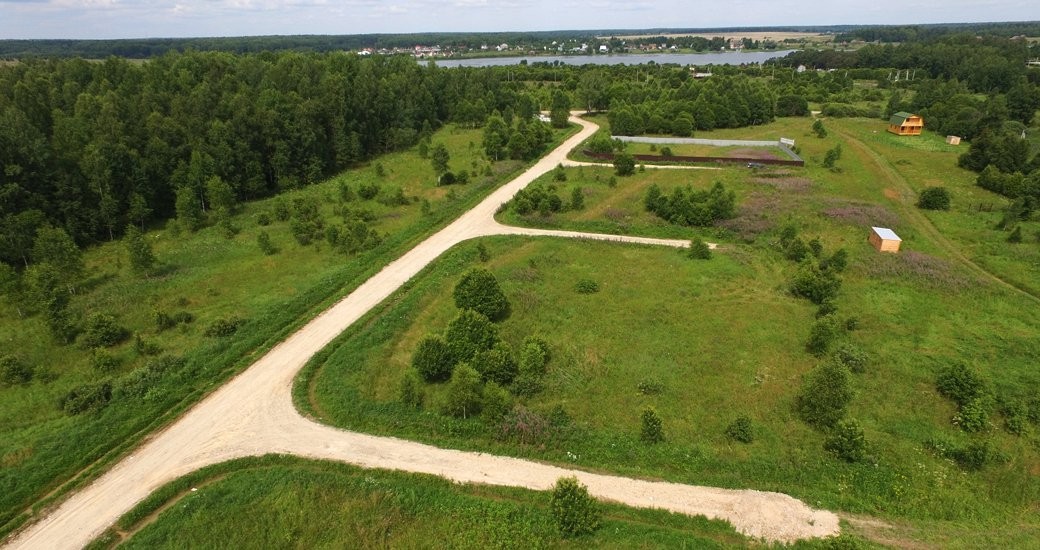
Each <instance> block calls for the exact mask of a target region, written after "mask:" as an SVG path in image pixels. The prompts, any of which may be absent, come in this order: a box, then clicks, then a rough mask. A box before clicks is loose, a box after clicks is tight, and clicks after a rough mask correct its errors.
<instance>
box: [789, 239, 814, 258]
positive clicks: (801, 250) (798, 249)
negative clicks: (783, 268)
mask: <svg viewBox="0 0 1040 550" xmlns="http://www.w3.org/2000/svg"><path fill="white" fill-rule="evenodd" d="M808 255H809V247H808V246H807V245H806V244H805V241H803V240H802V239H801V238H799V237H795V238H793V239H791V241H790V243H788V244H787V246H785V247H784V257H785V258H787V259H788V260H791V261H792V262H800V261H802V260H804V259H805V258H806V256H808Z"/></svg>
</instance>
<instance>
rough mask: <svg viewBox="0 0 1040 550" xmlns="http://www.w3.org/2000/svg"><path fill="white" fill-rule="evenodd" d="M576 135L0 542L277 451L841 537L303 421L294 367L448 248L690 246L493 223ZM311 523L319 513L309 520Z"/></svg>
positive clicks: (659, 486)
mask: <svg viewBox="0 0 1040 550" xmlns="http://www.w3.org/2000/svg"><path fill="white" fill-rule="evenodd" d="M572 120H573V121H574V122H577V123H579V124H581V125H582V126H583V129H582V130H581V132H580V133H578V134H577V135H575V136H573V137H572V138H570V139H569V140H567V142H565V143H564V144H562V145H561V146H560V147H558V148H557V149H555V150H554V151H552V152H551V153H549V154H548V155H547V156H546V157H545V158H543V159H542V160H541V161H539V162H538V163H537V164H536V165H535V166H534V167H532V168H531V169H530V170H528V171H526V172H525V173H523V174H521V175H520V176H519V177H517V178H516V179H514V180H513V181H511V182H509V183H507V184H506V185H505V186H503V187H501V188H500V189H498V190H496V191H495V192H494V193H492V194H491V196H489V197H488V198H487V199H485V200H484V201H483V202H481V203H480V204H479V205H477V206H476V207H474V208H473V209H472V210H470V211H469V212H467V213H466V214H464V215H462V216H461V217H460V218H459V219H457V220H456V221H455V222H453V223H452V224H451V225H449V226H448V227H446V228H445V229H443V230H441V231H440V232H438V233H436V234H434V235H433V236H431V237H429V238H428V239H426V240H425V241H423V242H422V243H421V244H419V245H418V246H416V247H415V248H413V249H412V250H410V251H409V252H407V253H405V254H404V255H403V256H402V257H401V258H399V259H397V260H395V261H394V262H392V263H390V264H389V265H387V266H386V267H385V268H384V269H383V270H382V271H380V272H379V273H377V274H376V275H374V276H373V277H372V278H371V279H369V280H368V281H367V282H365V283H364V284H362V285H361V286H360V287H358V289H357V290H355V291H354V292H352V293H351V294H350V295H348V296H347V297H345V298H343V299H342V300H341V301H339V302H337V303H336V304H335V305H333V306H332V307H330V308H329V309H328V310H326V311H325V312H323V313H321V314H320V315H318V316H317V317H316V318H315V319H314V320H312V321H311V322H309V323H307V325H305V326H304V327H302V328H300V330H299V331H297V332H296V333H294V334H293V335H291V336H290V337H289V338H287V339H286V340H285V341H283V342H282V343H280V344H278V345H277V346H275V347H274V348H273V349H271V351H269V352H268V353H267V354H266V355H264V356H263V357H262V358H261V359H259V360H258V361H257V362H256V363H254V364H253V365H252V366H250V367H249V368H248V369H246V370H245V371H243V372H242V373H241V374H239V375H238V376H236V377H235V378H233V379H232V380H230V381H229V382H228V383H227V384H225V385H224V386H222V387H221V388H219V389H217V390H216V391H214V392H213V393H212V394H210V395H209V396H208V397H206V398H205V399H203V400H202V401H201V402H199V403H198V404H197V405H195V406H194V407H193V408H192V409H190V410H189V411H188V412H187V413H185V414H184V416H183V417H181V418H180V419H179V420H177V421H176V422H174V423H173V424H171V425H170V426H169V427H167V428H166V429H165V430H163V431H161V432H159V433H156V434H153V435H152V436H151V437H149V438H148V439H147V440H146V441H145V442H144V443H143V444H142V445H141V446H140V447H139V448H138V449H136V450H135V451H134V452H133V454H131V455H130V456H128V457H126V458H125V459H123V460H122V461H120V462H118V463H117V464H115V465H114V466H113V467H112V469H111V470H109V471H108V472H107V473H105V474H103V475H102V476H101V477H99V478H98V479H97V480H95V481H94V482H92V483H91V484H89V485H88V486H86V487H84V488H83V489H81V490H79V491H78V492H76V493H74V494H73V495H71V496H70V497H69V498H68V499H66V500H65V501H64V502H62V503H61V504H60V505H58V506H57V507H56V508H54V509H52V510H49V511H48V512H47V513H46V514H45V515H44V516H43V517H41V518H40V519H39V520H38V521H37V522H35V523H34V524H32V525H30V526H29V527H27V528H26V529H24V530H23V531H22V532H21V533H18V534H16V535H15V537H14V538H13V539H11V540H9V541H8V544H7V546H8V547H9V548H46V549H62V548H81V547H83V546H84V545H86V544H87V543H88V542H90V541H91V540H92V539H93V538H95V537H96V536H97V535H99V534H100V533H101V532H102V531H104V530H105V529H106V528H107V527H109V526H110V525H112V524H113V523H114V522H115V520H116V519H117V518H119V517H120V516H121V515H122V514H124V513H125V512H127V511H128V510H129V509H130V508H131V507H133V506H134V505H135V504H137V503H138V502H140V501H141V500H142V499H144V498H145V497H146V496H147V495H148V494H149V493H151V492H152V491H154V490H155V489H157V488H159V487H160V486H162V485H164V484H165V483H168V482H169V481H172V480H174V479H176V478H178V477H180V476H183V475H185V474H187V473H189V472H192V471H194V470H197V469H199V468H201V467H203V466H206V465H210V464H214V463H218V462H223V461H226V460H229V459H233V458H237V457H243V456H256V455H263V454H268V453H283V454H292V455H299V456H305V457H311V458H320V459H327V460H337V461H342V462H347V463H351V464H356V465H359V466H364V467H371V468H389V469H396V470H405V471H410V472H422V473H429V474H435V475H440V476H444V477H446V478H449V479H453V480H456V481H460V482H477V483H487V484H492V485H511V486H520V487H529V488H532V489H547V488H549V487H550V486H551V485H552V484H553V483H554V482H555V480H556V479H557V478H559V477H561V476H565V475H575V476H577V477H578V478H579V479H580V480H581V481H582V482H583V483H585V484H586V485H588V487H589V491H590V493H592V494H593V495H595V496H596V497H598V498H602V499H607V500H613V501H617V502H622V503H625V504H629V505H632V506H640V507H653V508H663V509H667V510H671V511H675V512H681V513H686V514H695V515H704V516H707V517H710V518H719V519H723V520H726V521H729V522H731V523H732V524H733V525H734V526H735V527H736V528H737V530H739V531H740V532H742V533H745V534H747V535H750V536H753V537H761V538H763V539H766V540H769V541H793V540H797V539H802V538H808V537H823V536H828V535H832V534H835V533H837V532H838V530H839V526H838V517H837V516H836V515H835V514H833V513H831V512H827V511H821V510H813V509H812V508H810V507H809V506H807V505H805V504H804V503H802V502H801V501H798V500H796V499H794V498H791V497H789V496H787V495H783V494H779V493H767V492H761V491H750V490H729V489H716V488H711V487H696V486H690V485H680V484H675V483H663V482H650V481H641V480H634V479H626V478H623V477H616V476H609V475H601V474H591V473H587V472H581V471H577V470H568V469H565V468H560V467H556V466H550V465H546V464H540V463H536V462H531V461H526V460H520V459H515V458H506V457H499V456H492V455H487V454H483V453H473V452H463V451H456V450H449V449H440V448H436V447H431V446H429V445H423V444H419V443H415V442H411V441H404V440H400V439H395V438H388V437H376V436H371V435H365V434H359V433H353V432H347V431H343V430H339V429H336V428H333V427H330V426H324V425H321V424H318V423H316V422H314V421H312V420H309V419H307V418H304V417H303V416H301V415H300V414H299V412H297V411H296V409H295V408H293V405H292V398H291V388H292V382H293V378H294V377H295V376H296V373H297V372H298V371H299V370H300V368H301V367H302V366H303V365H304V363H306V362H307V360H308V359H309V358H310V357H311V356H313V355H314V354H315V353H316V352H318V351H319V350H321V349H322V348H323V347H324V346H325V345H326V344H328V343H329V342H330V341H331V340H332V339H333V338H335V337H336V336H337V335H338V334H339V333H340V332H342V331H343V330H344V329H346V328H347V327H348V326H350V325H351V324H352V323H354V322H355V321H357V320H358V318H360V317H361V316H362V315H364V314H365V313H366V312H367V311H368V310H369V309H371V308H373V307H375V306H376V305H377V304H379V303H380V302H381V301H383V300H384V299H385V298H386V297H388V296H389V295H390V294H391V293H392V292H394V291H395V290H396V289H397V288H399V287H400V286H401V285H402V284H404V283H405V282H406V281H408V279H410V278H411V277H413V276H415V275H416V274H417V273H418V272H419V271H420V270H421V269H422V268H423V267H425V266H426V265H427V264H429V263H430V262H432V261H433V260H435V259H436V258H437V257H438V256H440V255H441V254H442V253H443V252H444V251H446V250H447V249H448V248H450V247H452V246H454V245H456V244H458V243H459V242H462V241H464V240H467V239H471V238H474V237H479V236H484V235H492V234H503V233H505V234H531V235H547V236H557V237H578V238H595V239H610V240H616V241H626V242H639V243H646V244H656V245H665V246H675V247H683V246H688V245H689V243H688V242H686V241H678V240H667V239H645V238H637V237H621V236H611V235H595V234H582V233H570V232H563V231H544V230H529V229H521V228H514V227H505V226H502V225H500V224H498V223H497V222H495V221H494V219H493V215H494V212H495V210H496V209H497V208H498V207H499V205H501V204H502V203H503V202H506V201H507V200H509V199H510V198H511V197H512V196H513V195H514V194H515V193H516V192H517V191H518V190H520V189H521V188H523V187H524V186H525V185H527V184H529V183H530V182H531V181H533V180H534V179H535V178H536V177H538V176H539V175H541V174H544V173H546V172H548V171H549V170H551V169H552V168H554V167H555V166H556V165H557V164H559V163H561V162H564V161H565V160H566V155H567V152H568V151H570V150H571V149H572V148H574V147H575V146H577V145H578V144H579V143H580V142H581V141H583V140H585V139H586V138H587V137H589V136H591V135H592V134H593V133H594V132H595V131H596V129H597V127H596V125H594V124H593V123H590V122H588V121H585V120H581V119H577V118H574V119H572ZM315 519H317V518H315Z"/></svg>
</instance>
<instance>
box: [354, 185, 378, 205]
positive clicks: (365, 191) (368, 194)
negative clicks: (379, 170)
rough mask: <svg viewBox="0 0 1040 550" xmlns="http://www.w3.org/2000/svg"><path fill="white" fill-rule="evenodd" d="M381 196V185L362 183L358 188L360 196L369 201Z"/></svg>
mask: <svg viewBox="0 0 1040 550" xmlns="http://www.w3.org/2000/svg"><path fill="white" fill-rule="evenodd" d="M378 194H379V184H378V183H375V182H369V183H362V184H361V185H359V186H358V196H359V197H361V198H362V199H364V200H366V201H369V200H372V199H374V198H376V195H378Z"/></svg>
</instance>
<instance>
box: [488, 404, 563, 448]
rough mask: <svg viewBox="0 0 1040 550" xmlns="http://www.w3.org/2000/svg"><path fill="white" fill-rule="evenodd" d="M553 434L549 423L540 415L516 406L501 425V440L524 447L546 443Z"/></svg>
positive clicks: (499, 430)
mask: <svg viewBox="0 0 1040 550" xmlns="http://www.w3.org/2000/svg"><path fill="white" fill-rule="evenodd" d="M551 434H552V429H551V426H550V425H549V422H548V421H547V420H546V419H545V418H544V417H542V416H541V415H539V414H538V413H536V412H534V411H532V410H530V409H528V408H526V407H524V406H522V405H516V406H515V407H513V410H511V411H509V413H508V414H506V416H505V417H504V418H503V419H502V422H501V423H500V424H499V429H498V436H499V438H500V439H506V440H513V441H516V442H517V443H520V444H523V445H533V444H535V443H544V442H545V441H546V440H547V439H548V438H549V436H550V435H551Z"/></svg>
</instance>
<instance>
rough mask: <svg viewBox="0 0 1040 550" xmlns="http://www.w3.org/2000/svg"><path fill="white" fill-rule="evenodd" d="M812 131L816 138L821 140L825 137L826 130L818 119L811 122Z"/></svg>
mask: <svg viewBox="0 0 1040 550" xmlns="http://www.w3.org/2000/svg"><path fill="white" fill-rule="evenodd" d="M812 131H813V133H814V134H816V137H818V138H821V139H822V138H825V137H827V129H826V128H824V127H823V121H822V120H820V119H816V120H815V121H814V122H813V124H812Z"/></svg>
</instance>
